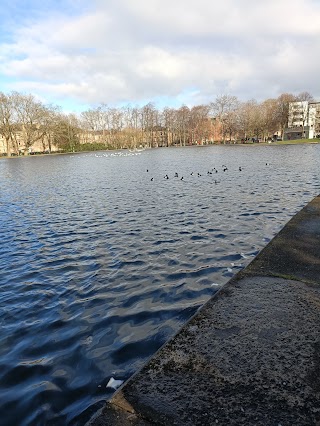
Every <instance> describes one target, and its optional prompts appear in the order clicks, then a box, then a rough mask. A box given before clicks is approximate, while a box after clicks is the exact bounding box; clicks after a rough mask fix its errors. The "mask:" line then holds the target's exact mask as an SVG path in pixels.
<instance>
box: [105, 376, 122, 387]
mask: <svg viewBox="0 0 320 426" xmlns="http://www.w3.org/2000/svg"><path fill="white" fill-rule="evenodd" d="M122 383H123V380H116V379H114V378H113V377H111V379H110V380H109V381H108V383H107V385H106V388H112V389H118V387H119V386H121V385H122Z"/></svg>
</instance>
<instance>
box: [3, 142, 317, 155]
mask: <svg viewBox="0 0 320 426" xmlns="http://www.w3.org/2000/svg"><path fill="white" fill-rule="evenodd" d="M318 144H320V139H306V140H298V141H293V140H290V141H289V140H288V141H276V142H270V143H269V142H258V143H257V142H252V143H231V142H230V143H212V144H204V145H184V146H180V145H176V146H163V147H156V148H152V147H150V148H145V150H150V149H158V148H194V147H196V148H204V147H208V146H241V147H249V146H255V147H257V146H280V145H318ZM129 150H130V148H120V149H100V150H92V151H75V152H52V153H50V154H33V155H30V154H29V155H12V156H10V157H7V156H5V155H1V156H0V160H2V159H13V158H30V157H51V156H54V155H67V154H69V155H70V154H87V153H90V152H115V151H129Z"/></svg>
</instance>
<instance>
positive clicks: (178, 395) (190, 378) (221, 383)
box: [90, 197, 320, 426]
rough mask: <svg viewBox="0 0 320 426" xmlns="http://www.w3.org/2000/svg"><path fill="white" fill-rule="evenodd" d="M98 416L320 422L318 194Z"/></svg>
mask: <svg viewBox="0 0 320 426" xmlns="http://www.w3.org/2000/svg"><path fill="white" fill-rule="evenodd" d="M90 424H91V425H94V426H103V425H111V426H113V425H115V426H120V425H121V426H128V425H133V426H150V425H163V426H171V425H181V426H182V425H183V426H189V425H190V426H195V425H201V426H205V425H217V424H218V425H228V426H229V425H231V426H232V425H246V426H250V425H254V426H258V425H261V426H262V425H263V426H269V425H270V426H271V425H272V426H280V425H281V426H293V425H297V426H311V425H316V426H317V425H320V197H316V198H315V199H314V200H313V201H312V202H311V203H309V204H308V205H307V206H306V207H305V208H304V209H302V210H301V211H300V212H299V213H298V214H297V215H296V216H294V217H293V218H292V219H291V220H290V221H289V222H288V224H287V225H286V226H285V227H284V228H283V230H282V231H281V232H280V233H279V234H278V235H277V236H276V237H275V238H274V239H273V240H272V241H271V242H270V243H269V244H268V245H267V247H266V248H265V249H263V250H262V251H261V253H260V254H259V255H258V256H257V257H256V258H255V259H254V260H253V261H252V262H251V264H250V265H249V266H248V267H247V268H246V269H244V270H243V271H241V272H240V273H239V274H238V275H236V276H235V277H234V278H233V279H231V280H230V281H229V282H228V283H227V284H226V285H225V286H224V287H223V288H222V289H221V290H220V291H219V292H218V293H217V294H216V295H215V296H214V297H213V298H212V299H210V300H209V301H208V302H207V303H206V304H205V305H204V306H203V307H202V308H201V309H200V311H198V313H197V314H196V315H194V316H193V317H192V318H191V320H189V321H188V322H187V323H186V324H185V325H184V326H183V328H182V329H181V330H180V331H179V332H178V334H177V335H176V336H175V337H174V338H172V339H171V340H170V341H169V342H168V343H167V344H165V345H164V346H163V347H162V348H161V349H160V350H159V351H158V352H157V353H156V354H155V355H154V356H153V357H152V358H151V360H150V361H149V362H148V363H147V364H146V365H145V366H144V367H143V368H142V369H141V370H140V371H139V372H138V373H136V374H135V375H133V376H132V377H131V378H130V379H129V380H128V381H127V382H126V383H125V384H124V385H123V386H122V387H121V388H120V389H119V390H118V391H117V392H116V393H115V395H114V396H113V398H112V399H111V400H110V401H109V402H108V403H107V404H106V406H105V408H104V409H103V410H102V411H101V412H100V413H99V414H98V415H97V416H96V418H95V419H93V420H92V421H91V422H90Z"/></svg>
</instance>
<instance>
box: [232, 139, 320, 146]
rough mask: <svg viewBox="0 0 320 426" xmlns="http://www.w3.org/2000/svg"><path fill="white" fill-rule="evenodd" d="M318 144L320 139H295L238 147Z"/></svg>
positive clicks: (246, 144) (245, 144) (254, 143)
mask: <svg viewBox="0 0 320 426" xmlns="http://www.w3.org/2000/svg"><path fill="white" fill-rule="evenodd" d="M316 143H320V139H319V138H316V139H295V140H287V141H275V142H259V143H256V142H253V143H241V144H237V145H244V146H248V145H268V146H271V145H301V144H316Z"/></svg>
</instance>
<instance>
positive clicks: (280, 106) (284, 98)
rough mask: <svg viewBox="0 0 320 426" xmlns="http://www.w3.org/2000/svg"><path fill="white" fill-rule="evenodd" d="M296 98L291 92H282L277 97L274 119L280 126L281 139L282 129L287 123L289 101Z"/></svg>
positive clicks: (283, 129)
mask: <svg viewBox="0 0 320 426" xmlns="http://www.w3.org/2000/svg"><path fill="white" fill-rule="evenodd" d="M295 100H296V96H294V95H292V94H291V93H282V94H281V95H280V96H279V97H278V98H277V107H276V113H275V116H276V121H277V124H278V125H279V127H280V128H281V133H282V140H283V139H284V131H285V128H286V127H287V123H288V115H289V103H290V102H294V101H295Z"/></svg>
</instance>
